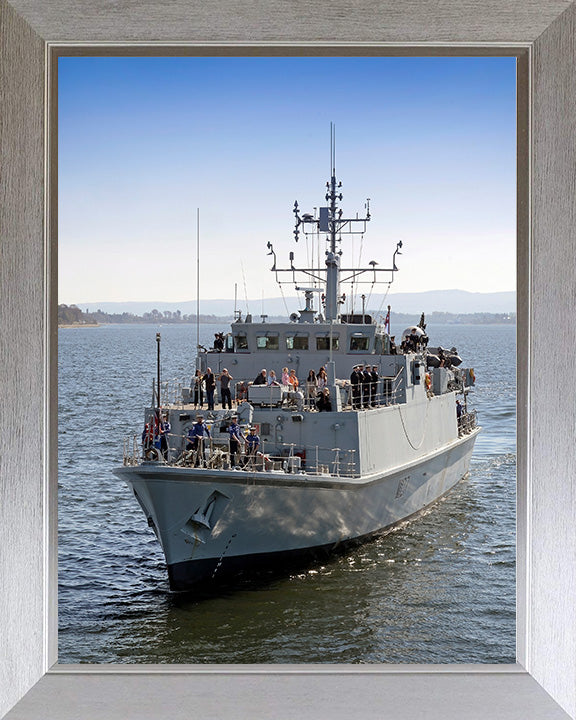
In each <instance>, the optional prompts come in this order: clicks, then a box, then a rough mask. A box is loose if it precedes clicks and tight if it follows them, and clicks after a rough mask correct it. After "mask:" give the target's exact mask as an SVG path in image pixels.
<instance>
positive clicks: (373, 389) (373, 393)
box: [370, 365, 380, 407]
mask: <svg viewBox="0 0 576 720" xmlns="http://www.w3.org/2000/svg"><path fill="white" fill-rule="evenodd" d="M370 375H371V377H372V382H371V383H370V405H372V407H376V405H378V404H379V399H378V381H379V380H380V375H378V365H372V372H371V373H370Z"/></svg>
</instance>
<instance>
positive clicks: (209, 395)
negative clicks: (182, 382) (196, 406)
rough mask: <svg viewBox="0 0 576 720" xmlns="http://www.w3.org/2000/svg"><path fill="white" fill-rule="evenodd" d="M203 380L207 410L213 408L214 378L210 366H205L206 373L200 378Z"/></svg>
mask: <svg viewBox="0 0 576 720" xmlns="http://www.w3.org/2000/svg"><path fill="white" fill-rule="evenodd" d="M202 380H203V381H204V387H205V388H206V402H207V403H208V410H214V391H215V390H216V378H215V377H214V373H213V372H212V370H211V368H206V373H205V374H204V377H203V378H202Z"/></svg>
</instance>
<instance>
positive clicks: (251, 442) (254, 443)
mask: <svg viewBox="0 0 576 720" xmlns="http://www.w3.org/2000/svg"><path fill="white" fill-rule="evenodd" d="M245 442H246V462H247V463H248V462H250V463H251V464H252V465H254V463H255V461H256V453H257V452H258V448H259V447H260V437H259V436H258V435H256V428H255V427H254V426H252V427H250V429H249V431H248V435H247V436H246V438H245Z"/></svg>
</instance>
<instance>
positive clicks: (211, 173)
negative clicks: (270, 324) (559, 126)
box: [59, 57, 516, 304]
mask: <svg viewBox="0 0 576 720" xmlns="http://www.w3.org/2000/svg"><path fill="white" fill-rule="evenodd" d="M515 76H516V61H515V59H514V58H337V57H334V58H246V57H245V58H223V57H220V58H193V57H192V58H60V60H59V302H64V303H67V304H71V303H77V304H82V303H85V302H94V301H130V300H164V301H183V300H192V299H194V298H195V297H196V210H197V208H199V209H200V237H201V248H202V249H201V267H202V280H201V283H200V292H201V296H202V297H204V298H232V297H233V296H234V283H238V295H239V297H240V296H241V297H244V295H247V296H248V297H249V298H251V299H258V298H261V297H262V296H265V297H273V296H278V295H279V294H280V292H279V290H278V287H277V285H276V283H275V281H274V277H273V275H272V273H269V272H267V271H268V269H269V267H270V258H269V257H267V256H266V252H267V250H266V243H267V242H268V241H269V240H270V241H272V242H273V244H274V248H275V250H276V252H277V255H278V258H279V264H280V261H281V262H282V264H284V265H285V264H287V258H288V253H289V252H290V251H291V250H293V251H294V252H295V253H296V260H297V261H298V260H302V261H303V260H304V257H305V253H306V248H305V243H303V242H302V243H299V244H298V245H295V244H294V242H293V236H292V231H293V214H292V207H293V204H294V200H296V199H297V200H298V202H299V205H300V208H301V209H302V211H303V212H306V211H312V208H314V207H318V206H320V205H322V204H324V199H323V198H324V193H325V183H326V181H327V180H328V179H329V173H330V166H329V159H330V154H329V152H330V150H329V148H330V123H331V122H333V123H335V125H336V170H337V174H338V177H339V179H340V180H342V183H343V187H342V191H343V194H344V199H343V201H342V207H343V210H344V214H345V215H348V216H350V215H355V214H356V212H359V213H360V214H362V213H363V211H364V202H365V199H366V198H367V197H369V198H370V206H371V213H372V220H371V222H370V223H369V225H368V231H367V233H366V236H365V237H364V239H363V240H362V242H360V240H359V239H356V240H355V241H354V244H353V247H352V244H347V243H344V244H343V247H342V249H343V251H344V257H345V264H346V265H349V263H350V262H352V259H354V261H360V262H361V263H362V264H363V265H364V264H366V263H367V262H368V261H369V260H372V259H374V260H377V261H379V262H380V263H381V265H385V266H387V264H388V263H389V260H390V258H391V255H392V252H393V251H394V248H395V246H396V242H397V241H398V240H402V242H403V244H404V247H403V255H402V257H401V258H400V260H401V263H400V264H399V265H400V269H401V272H400V273H398V274H397V276H396V279H395V282H394V285H393V286H392V292H418V291H423V290H434V289H443V288H444V289H447V288H459V289H464V290H470V291H473V292H494V291H503V290H514V289H515V285H516V276H515V264H516V244H515V243H516V241H515V234H516V225H515V223H516V209H515V203H516V109H515V103H516V95H515V93H516V78H515ZM284 291H285V293H286V294H287V295H291V294H293V293H292V292H291V291H289V290H288V289H287V288H285V290H284Z"/></svg>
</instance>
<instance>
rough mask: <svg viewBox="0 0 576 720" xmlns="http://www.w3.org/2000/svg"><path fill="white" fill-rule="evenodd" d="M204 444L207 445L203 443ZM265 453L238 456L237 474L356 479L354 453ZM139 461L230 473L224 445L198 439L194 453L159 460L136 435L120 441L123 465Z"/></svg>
mask: <svg viewBox="0 0 576 720" xmlns="http://www.w3.org/2000/svg"><path fill="white" fill-rule="evenodd" d="M169 437H170V440H172V441H173V440H174V439H180V440H183V439H187V436H185V435H176V434H170V436H169ZM206 441H208V442H206ZM268 444H269V445H271V446H272V447H271V448H270V450H267V449H266V447H265V445H266V443H265V442H264V441H263V442H262V443H261V446H260V447H261V449H260V450H259V451H258V452H257V453H256V455H253V456H252V455H249V454H248V453H246V452H242V451H241V452H239V453H236V455H237V456H238V457H239V458H240V463H239V464H237V465H236V469H238V470H256V471H281V472H282V471H283V472H287V473H298V474H302V475H330V476H335V477H359V470H358V468H357V461H356V456H357V452H356V450H351V449H342V448H323V447H320V446H318V445H314V446H304V447H301V446H299V445H297V444H296V443H271V442H268ZM143 461H155V462H158V463H159V464H162V465H167V466H170V467H203V468H208V469H230V450H229V446H228V443H225V442H220V443H218V442H215V441H214V439H213V438H201V442H200V443H199V447H198V449H197V450H193V449H192V450H184V451H182V452H179V451H178V449H177V448H175V447H170V448H169V455H168V459H167V460H165V459H164V458H163V457H162V454H161V452H160V449H159V448H157V447H156V446H155V445H153V444H152V445H150V446H149V447H148V448H147V447H146V446H145V445H144V444H143V443H141V442H139V440H138V436H137V435H133V436H130V437H128V438H126V439H125V440H124V451H123V465H124V466H126V467H135V466H138V465H140V464H141V463H142V462H143Z"/></svg>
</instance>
